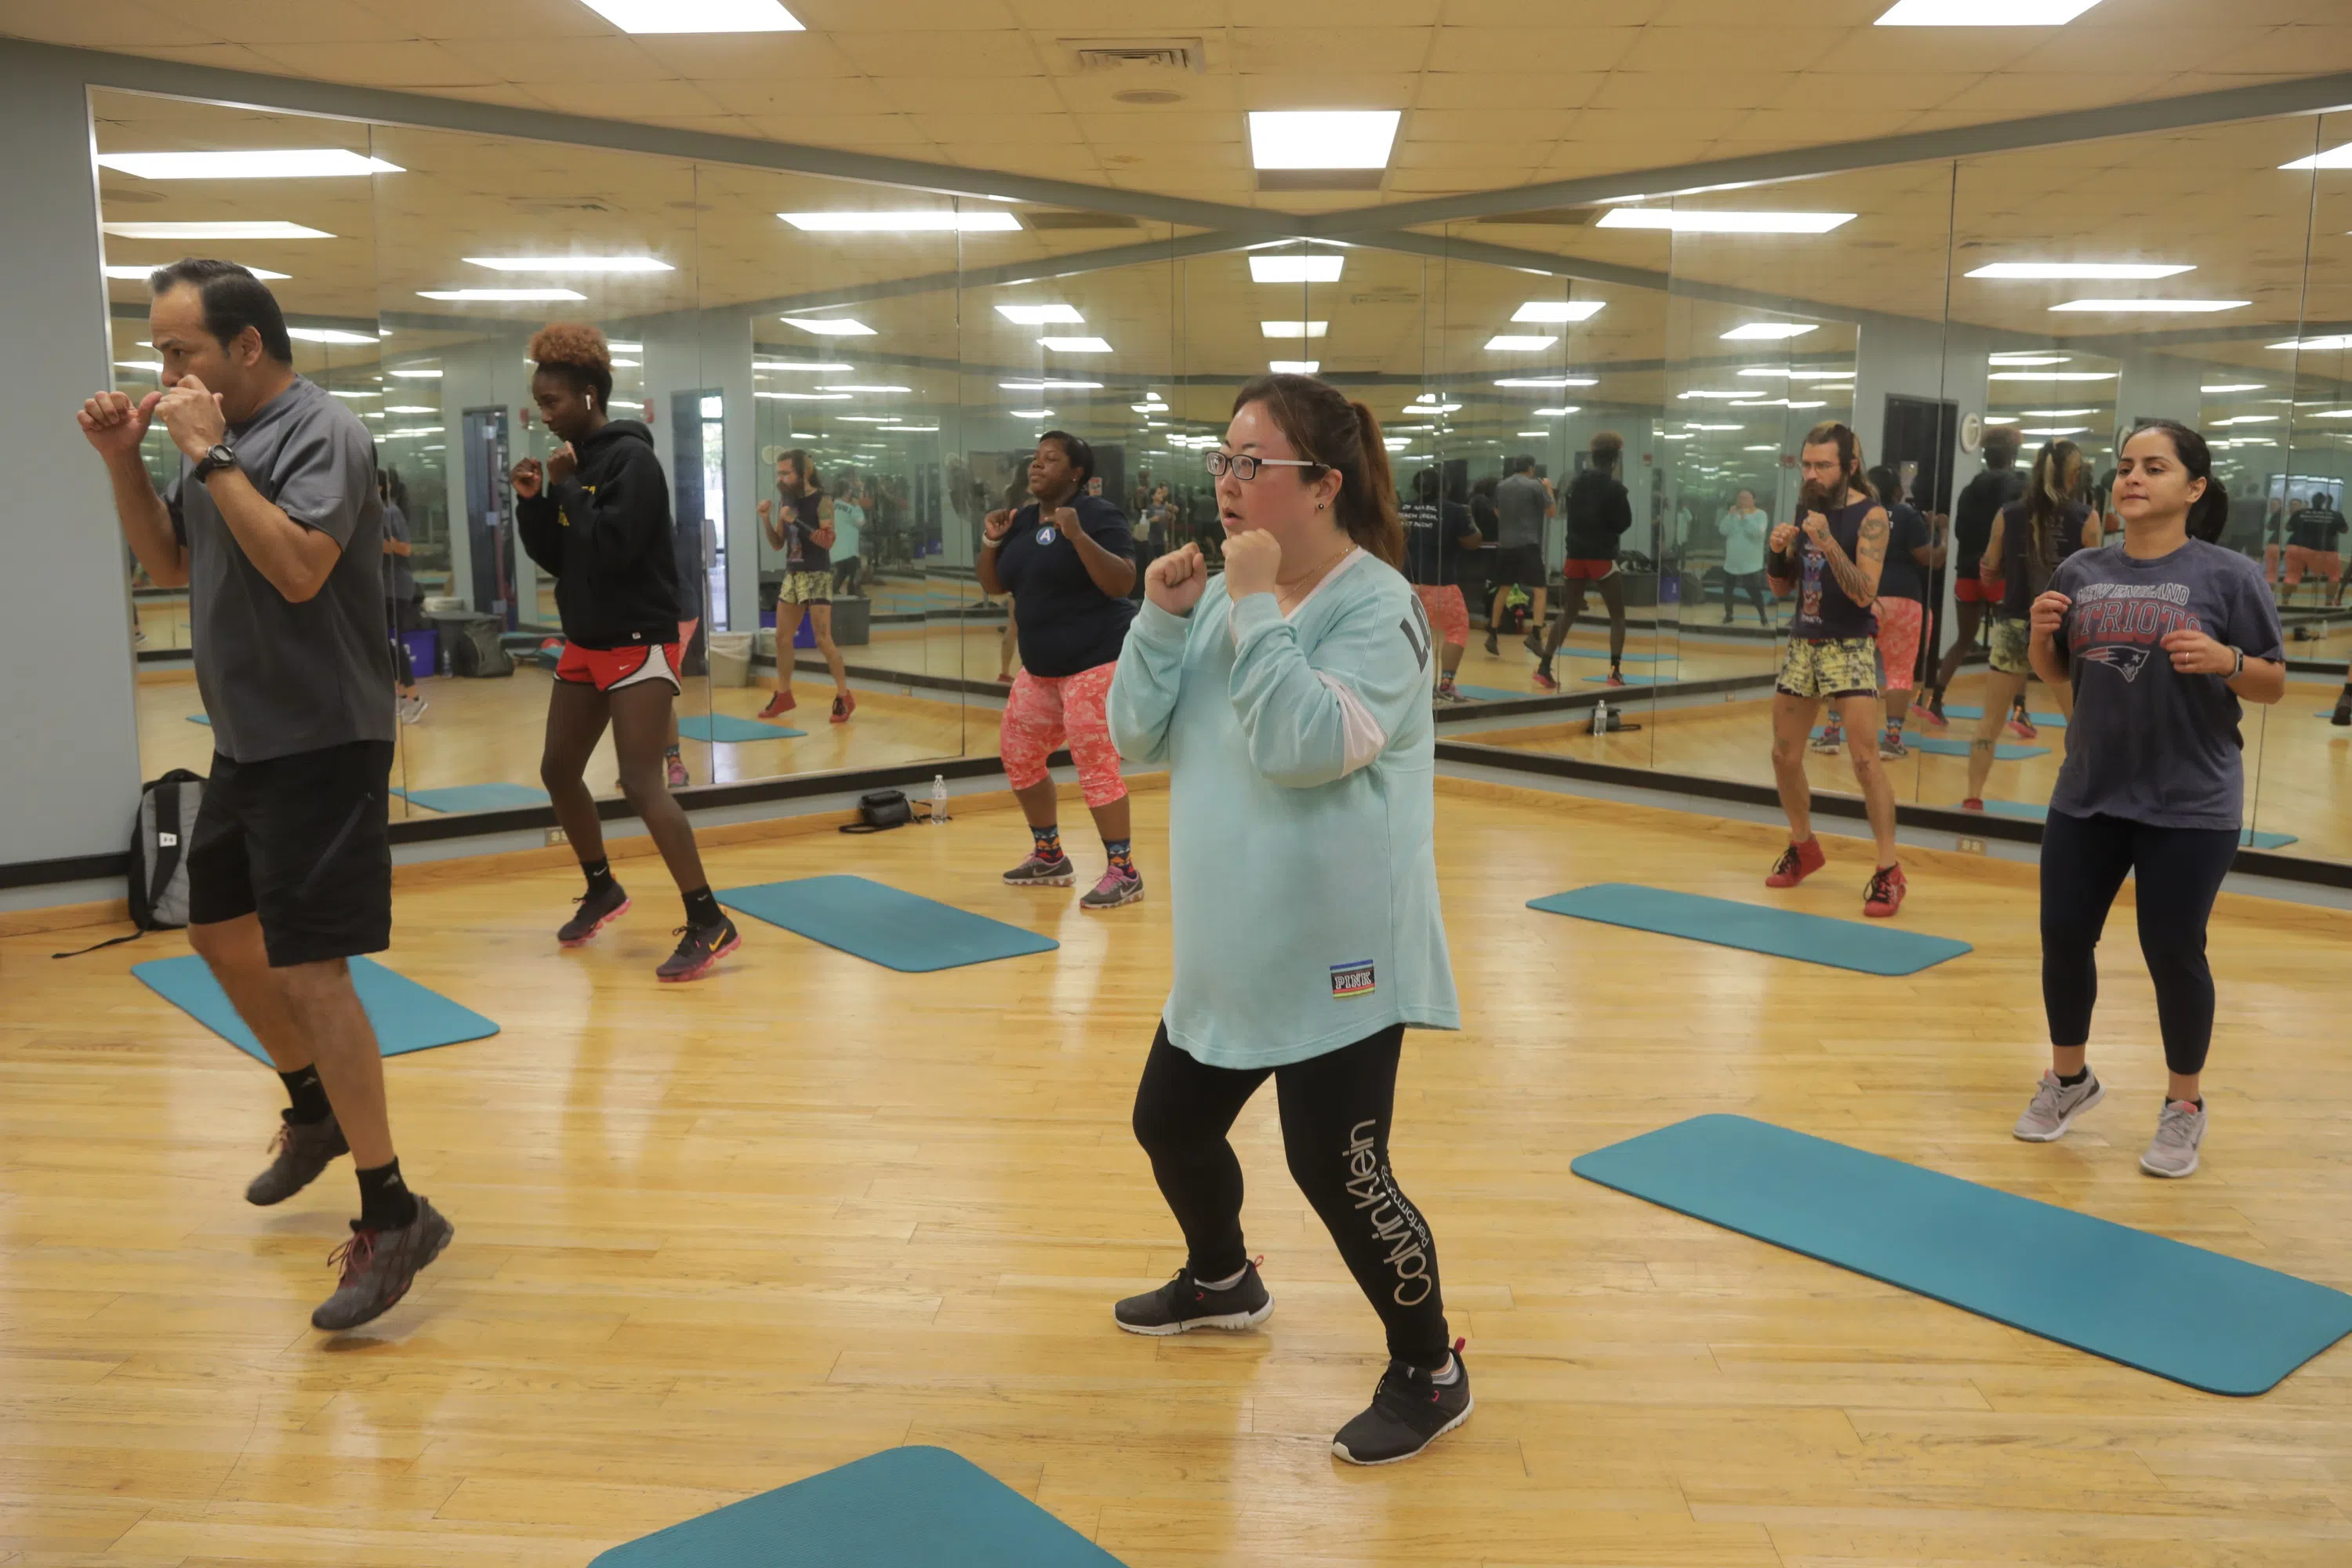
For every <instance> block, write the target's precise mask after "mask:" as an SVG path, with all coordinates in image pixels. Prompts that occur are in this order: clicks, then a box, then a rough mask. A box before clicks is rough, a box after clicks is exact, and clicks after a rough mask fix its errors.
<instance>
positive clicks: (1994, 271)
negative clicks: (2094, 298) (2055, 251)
mask: <svg viewBox="0 0 2352 1568" xmlns="http://www.w3.org/2000/svg"><path fill="white" fill-rule="evenodd" d="M2196 270H2197V268H2195V267H2194V266H2193V265H2191V264H2189V263H2188V262H2183V261H1995V262H1990V263H1988V264H1987V265H1985V266H1983V267H1979V268H1976V269H1975V270H1973V271H1971V272H1970V273H1969V277H1971V278H2010V279H2037V278H2177V277H2179V275H2180V274H2181V273H2183V272H2194V271H2196Z"/></svg>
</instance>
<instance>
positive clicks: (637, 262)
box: [465, 256, 677, 272]
mask: <svg viewBox="0 0 2352 1568" xmlns="http://www.w3.org/2000/svg"><path fill="white" fill-rule="evenodd" d="M465 261H466V264H467V266H468V267H487V268H489V269H490V270H491V271H493V272H675V271H677V268H675V267H672V266H671V265H670V264H669V263H668V262H667V261H664V260H663V259H661V258H659V257H657V256H468V257H467V258H465Z"/></svg>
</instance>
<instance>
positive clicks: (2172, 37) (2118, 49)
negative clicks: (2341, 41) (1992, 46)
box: [2002, 12, 2321, 108]
mask: <svg viewBox="0 0 2352 1568" xmlns="http://www.w3.org/2000/svg"><path fill="white" fill-rule="evenodd" d="M2092 16H2097V13H2096V12H2093V13H2092ZM2037 30H2038V29H2037ZM2314 30H2315V31H2318V30H2321V29H2314ZM2260 41H2261V35H2260V34H2258V33H2249V31H2248V30H2247V29H2245V28H2243V27H2225V26H2204V27H2161V28H2158V27H2144V26H2139V25H2138V24H2137V22H2135V23H2133V24H2131V25H2129V26H2115V25H2112V24H2110V25H2107V26H2100V25H2098V24H2097V23H2096V22H2095V21H2092V20H2090V19H2088V18H2086V19H2085V20H2084V21H2081V22H2077V23H2075V24H2074V26H2070V27H2065V28H2063V29H2060V36H2059V37H2052V38H2049V39H2047V40H2046V41H2044V42H2042V45H2041V47H2038V48H2034V49H2031V50H2028V51H2027V52H2025V53H2024V54H2022V55H2020V56H2019V57H2017V58H2015V59H2012V60H2011V61H2009V62H2008V63H2007V64H2006V65H2005V66H2003V67H2002V68H2003V69H2006V70H2011V71H2021V72H2027V73H2031V74H2033V75H2040V76H2065V77H2070V78H2073V79H2074V80H2073V81H2069V82H2065V83H2057V82H2053V83H2052V84H2051V85H2052V88H2053V93H2056V92H2069V93H2072V92H2074V91H2076V90H2078V88H2077V84H2080V85H2081V86H2084V87H2086V86H2088V85H2089V84H2088V83H2087V82H2084V81H2083V80H2082V79H2083V77H2084V70H2083V64H2084V61H2085V60H2086V59H2089V60H2096V61H2097V62H2098V74H2099V75H2101V76H2105V74H2106V73H2107V72H2108V71H2110V70H2116V71H2127V72H2130V73H2133V74H2135V75H2137V74H2142V73H2145V72H2148V71H2154V70H2179V68H2181V67H2182V66H2183V65H2185V64H2188V63H2189V62H2210V61H2215V60H2217V59H2218V58H2220V57H2221V55H2222V54H2223V53H2225V52H2229V51H2232V50H2235V51H2238V52H2241V53H2242V52H2244V51H2245V49H2246V48H2247V47H2248V45H2249V44H2250V43H2258V42H2260ZM2098 90H2099V101H2102V102H2110V101H2113V96H2114V95H2112V94H2110V93H2109V92H2107V91H2106V90H2105V87H2104V86H2102V87H2101V88H2100V89H2098ZM2067 107H2069V108H2079V107H2082V105H2081V103H2080V102H2079V100H2078V101H2076V102H2074V103H2071V104H2068V105H2067Z"/></svg>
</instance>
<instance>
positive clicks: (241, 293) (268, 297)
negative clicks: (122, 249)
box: [147, 256, 294, 364]
mask: <svg viewBox="0 0 2352 1568" xmlns="http://www.w3.org/2000/svg"><path fill="white" fill-rule="evenodd" d="M182 284H186V285H188V286H189V287H190V288H192V289H195V291H196V298H197V299H198V300H200V301H202V303H203V305H204V310H205V331H206V332H209V333H210V334H212V338H213V341H214V342H217V343H218V344H220V346H221V347H223V348H226V347H228V346H229V344H231V343H233V342H236V340H237V338H238V337H239V336H240V335H242V334H243V332H244V331H245V329H246V328H247V327H251V328H252V329H253V330H254V331H256V332H257V333H259V334H260V337H261V352H262V353H266V354H268V356H269V357H270V358H271V359H274V360H276V361H277V362H278V363H279V364H292V363H294V340H293V339H292V338H290V337H289V336H288V335H287V333H286V312H285V311H283V310H279V309H278V296H277V295H275V294H272V293H271V292H270V291H269V288H268V285H267V284H265V283H263V282H262V280H261V279H258V278H256V277H255V276H254V275H253V274H252V273H250V272H248V271H247V270H246V269H245V268H242V267H239V266H238V265H237V264H236V262H234V261H207V260H205V259H203V258H199V257H194V256H189V257H183V258H181V259H180V260H177V261H174V262H173V263H172V264H171V265H170V266H169V267H158V268H155V270H154V271H152V272H151V273H149V274H148V275H147V287H148V289H150V290H151V291H152V292H153V294H154V296H155V298H157V299H159V300H160V299H162V298H163V296H164V295H166V294H168V293H170V292H171V291H172V290H173V289H176V288H178V287H180V285H182Z"/></svg>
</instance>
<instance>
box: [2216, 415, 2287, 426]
mask: <svg viewBox="0 0 2352 1568" xmlns="http://www.w3.org/2000/svg"><path fill="white" fill-rule="evenodd" d="M2278 417H2279V416H2277V415H2275V414H2241V415H2239V416H2237V417H2236V418H2235V419H2216V420H2214V421H2213V423H2214V424H2216V425H2275V424H2277V423H2278Z"/></svg>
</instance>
